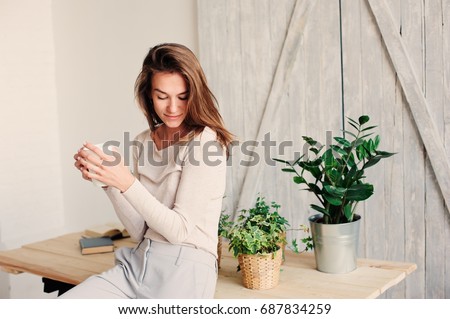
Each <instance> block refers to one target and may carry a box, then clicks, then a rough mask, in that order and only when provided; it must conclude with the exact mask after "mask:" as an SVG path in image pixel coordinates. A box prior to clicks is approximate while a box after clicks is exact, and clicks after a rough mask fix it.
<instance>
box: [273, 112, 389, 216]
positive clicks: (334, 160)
mask: <svg viewBox="0 0 450 319" xmlns="http://www.w3.org/2000/svg"><path fill="white" fill-rule="evenodd" d="M368 122H369V116H367V115H362V116H360V117H359V119H358V121H355V120H353V119H351V118H348V124H349V125H350V126H351V127H353V129H354V131H344V133H345V135H348V136H349V137H350V139H346V138H345V137H334V140H335V141H336V142H337V143H336V144H333V145H331V146H330V147H329V148H325V145H321V144H320V143H318V142H317V141H316V140H314V139H312V138H311V137H309V136H303V140H304V141H305V142H306V143H307V144H308V151H309V152H311V153H312V154H311V155H313V157H314V158H313V159H309V155H310V154H303V155H302V156H300V157H299V158H298V159H296V160H295V161H294V162H290V161H285V160H282V159H274V160H276V161H278V162H282V163H284V164H286V166H287V167H285V168H283V169H282V170H283V171H284V172H288V173H294V174H295V175H294V177H293V181H294V183H296V184H303V185H305V186H306V188H305V189H306V190H308V191H310V192H312V193H314V195H315V196H316V197H317V199H318V200H319V203H320V205H315V204H312V205H311V208H313V209H314V210H316V211H318V212H320V213H322V214H323V220H322V222H323V223H324V224H341V223H347V222H351V221H353V216H354V214H355V208H356V205H357V203H358V202H360V201H364V200H366V199H368V198H369V197H370V196H372V194H373V191H374V188H373V185H372V184H369V183H365V182H363V180H364V179H365V176H364V172H365V170H366V169H368V168H369V167H372V166H374V165H375V164H377V163H378V162H379V161H380V160H381V159H383V158H387V157H390V156H392V155H394V154H395V153H389V152H385V151H380V150H378V146H379V143H380V137H379V136H378V135H376V136H375V137H374V138H369V136H370V135H372V134H373V133H369V132H370V131H371V130H373V129H374V128H375V127H376V126H367V127H366V126H365V125H366V124H367V123H368ZM305 155H308V156H307V158H306V159H304V157H305Z"/></svg>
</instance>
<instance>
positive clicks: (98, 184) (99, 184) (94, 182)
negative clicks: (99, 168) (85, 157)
mask: <svg viewBox="0 0 450 319" xmlns="http://www.w3.org/2000/svg"><path fill="white" fill-rule="evenodd" d="M103 145H104V143H100V144H95V146H96V147H98V148H99V149H100V150H101V151H102V152H104V150H103ZM84 150H85V151H87V152H88V153H90V154H92V155H94V156H96V157H97V158H100V157H99V156H98V155H97V154H95V153H94V152H93V151H91V150H90V149H88V148H86V147H85V148H84ZM88 171H89V169H88ZM92 173H93V174H95V172H92ZM92 183H93V184H94V185H95V186H98V187H104V186H107V185H106V184H104V183H102V182H100V181H98V180H96V179H94V178H92Z"/></svg>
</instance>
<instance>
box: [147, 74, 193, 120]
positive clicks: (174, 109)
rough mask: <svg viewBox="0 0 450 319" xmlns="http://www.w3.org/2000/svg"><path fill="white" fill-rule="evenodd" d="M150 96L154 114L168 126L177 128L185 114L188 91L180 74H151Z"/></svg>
mask: <svg viewBox="0 0 450 319" xmlns="http://www.w3.org/2000/svg"><path fill="white" fill-rule="evenodd" d="M151 96H152V100H153V106H154V108H155V112H156V114H157V115H158V116H159V118H160V119H161V120H162V121H163V122H164V124H165V125H166V126H167V127H168V128H177V127H179V126H180V125H181V124H182V123H183V121H184V119H185V118H186V115H187V101H188V97H189V92H188V90H187V86H186V81H185V80H184V78H183V76H182V75H181V74H179V73H176V72H174V73H168V72H158V73H155V74H153V77H152V92H151Z"/></svg>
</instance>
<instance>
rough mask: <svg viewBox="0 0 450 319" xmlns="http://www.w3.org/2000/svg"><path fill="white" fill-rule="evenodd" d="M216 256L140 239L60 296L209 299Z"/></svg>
mask: <svg viewBox="0 0 450 319" xmlns="http://www.w3.org/2000/svg"><path fill="white" fill-rule="evenodd" d="M216 282H217V264H216V258H215V257H214V255H212V254H211V253H208V252H206V251H204V250H201V249H196V248H193V247H188V246H181V245H172V244H166V243H159V242H155V241H152V240H150V239H147V238H144V240H143V241H141V242H140V243H139V244H138V245H137V246H136V247H135V248H125V247H123V248H120V249H118V250H117V251H116V266H114V267H113V268H111V269H110V270H107V271H106V272H104V273H101V274H99V275H94V276H91V277H89V278H88V279H86V280H85V281H84V282H82V283H80V284H79V285H77V286H75V287H74V288H72V289H71V290H69V291H67V292H66V293H64V294H63V295H61V296H60V298H73V299H76V298H77V299H78V298H80V299H81V298H83V299H89V298H97V299H102V298H104V299H112V298H155V299H156V298H159V299H162V298H171V299H172V298H183V299H191V298H213V297H214V293H215V288H216Z"/></svg>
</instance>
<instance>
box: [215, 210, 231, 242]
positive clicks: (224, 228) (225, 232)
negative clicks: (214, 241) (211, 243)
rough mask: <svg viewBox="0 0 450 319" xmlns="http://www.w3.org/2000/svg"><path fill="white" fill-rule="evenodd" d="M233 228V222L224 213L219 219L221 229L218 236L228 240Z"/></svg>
mask: <svg viewBox="0 0 450 319" xmlns="http://www.w3.org/2000/svg"><path fill="white" fill-rule="evenodd" d="M232 226H233V221H231V220H230V215H228V214H223V213H222V214H221V215H220V219H219V228H218V232H217V235H218V236H220V237H224V238H228V236H229V233H230V229H231V227H232Z"/></svg>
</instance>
